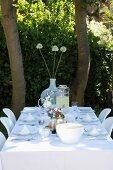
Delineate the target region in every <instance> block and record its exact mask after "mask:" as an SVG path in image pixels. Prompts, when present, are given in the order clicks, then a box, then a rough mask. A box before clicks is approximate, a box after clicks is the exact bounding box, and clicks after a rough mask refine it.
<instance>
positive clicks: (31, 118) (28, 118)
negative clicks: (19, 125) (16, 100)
mask: <svg viewBox="0 0 113 170" xmlns="http://www.w3.org/2000/svg"><path fill="white" fill-rule="evenodd" d="M26 120H27V121H33V120H35V119H34V117H33V116H32V114H31V113H28V115H27V117H26Z"/></svg>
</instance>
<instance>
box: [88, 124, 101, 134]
mask: <svg viewBox="0 0 113 170" xmlns="http://www.w3.org/2000/svg"><path fill="white" fill-rule="evenodd" d="M99 134H100V132H99V130H98V128H97V127H95V126H94V127H92V128H91V129H90V131H89V135H91V136H98V135H99Z"/></svg>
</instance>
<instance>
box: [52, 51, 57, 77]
mask: <svg viewBox="0 0 113 170" xmlns="http://www.w3.org/2000/svg"><path fill="white" fill-rule="evenodd" d="M55 55H56V51H55V53H54V58H53V60H54V61H53V74H52V77H53V78H54V70H55Z"/></svg>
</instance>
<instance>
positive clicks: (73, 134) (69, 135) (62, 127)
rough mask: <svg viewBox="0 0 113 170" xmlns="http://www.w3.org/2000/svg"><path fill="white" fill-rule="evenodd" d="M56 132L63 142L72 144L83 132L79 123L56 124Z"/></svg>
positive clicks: (82, 127)
mask: <svg viewBox="0 0 113 170" xmlns="http://www.w3.org/2000/svg"><path fill="white" fill-rule="evenodd" d="M56 132H57V135H58V136H59V138H60V140H61V141H62V142H63V143H67V144H73V143H76V142H78V140H79V139H80V137H81V136H82V134H83V132H84V126H83V125H82V124H80V123H63V124H58V125H57V126H56Z"/></svg>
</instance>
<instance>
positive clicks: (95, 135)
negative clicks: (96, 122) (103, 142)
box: [84, 129, 108, 137]
mask: <svg viewBox="0 0 113 170" xmlns="http://www.w3.org/2000/svg"><path fill="white" fill-rule="evenodd" d="M84 134H85V135H87V136H93V137H99V136H107V135H108V134H107V132H106V131H103V130H101V129H97V132H95V133H92V132H91V130H85V131H84Z"/></svg>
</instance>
